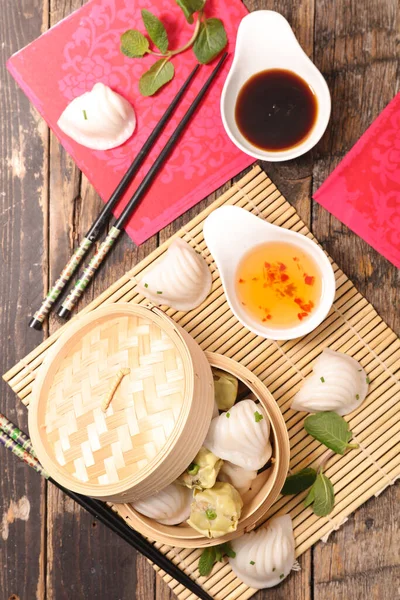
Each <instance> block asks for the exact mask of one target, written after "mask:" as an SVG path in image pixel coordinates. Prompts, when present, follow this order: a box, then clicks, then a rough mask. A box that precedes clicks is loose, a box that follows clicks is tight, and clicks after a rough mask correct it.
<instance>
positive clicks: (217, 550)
mask: <svg viewBox="0 0 400 600" xmlns="http://www.w3.org/2000/svg"><path fill="white" fill-rule="evenodd" d="M214 547H215V562H222V559H223V557H224V552H223V550H222V548H221V546H214Z"/></svg>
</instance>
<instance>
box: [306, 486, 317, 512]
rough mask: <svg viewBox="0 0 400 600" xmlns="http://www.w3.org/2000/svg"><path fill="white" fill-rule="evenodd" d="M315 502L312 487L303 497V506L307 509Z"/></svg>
mask: <svg viewBox="0 0 400 600" xmlns="http://www.w3.org/2000/svg"><path fill="white" fill-rule="evenodd" d="M314 500H315V493H314V486H313V487H312V488H311V490H310V491H309V492H308V494H307V496H306V497H305V500H304V506H305V507H306V508H307V506H310V504H312V503H313V502H314Z"/></svg>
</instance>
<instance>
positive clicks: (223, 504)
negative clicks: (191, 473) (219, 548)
mask: <svg viewBox="0 0 400 600" xmlns="http://www.w3.org/2000/svg"><path fill="white" fill-rule="evenodd" d="M242 508H243V501H242V499H241V497H240V494H239V492H238V491H237V490H235V488H234V487H233V486H232V485H230V484H229V483H221V482H219V481H217V483H216V484H215V485H214V486H213V487H212V488H210V489H207V490H195V491H194V494H193V502H192V506H191V512H190V518H189V520H188V524H189V525H190V526H191V527H193V529H196V530H197V531H199V532H200V533H202V534H203V535H205V536H206V537H208V538H218V537H221V536H223V535H225V534H226V533H231V532H232V531H236V529H237V526H238V523H239V519H240V515H241V512H242Z"/></svg>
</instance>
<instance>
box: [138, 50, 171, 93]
mask: <svg viewBox="0 0 400 600" xmlns="http://www.w3.org/2000/svg"><path fill="white" fill-rule="evenodd" d="M174 72H175V71H174V65H173V64H172V63H171V62H169V60H168V58H161V59H160V60H158V61H157V62H156V63H154V65H153V66H152V67H151V68H150V69H149V70H148V71H146V72H145V73H143V75H142V76H141V78H140V81H139V90H140V93H141V94H142V96H152V95H153V94H155V93H156V92H157V91H158V90H159V89H160V88H161V87H162V86H163V85H165V84H166V83H168V82H169V81H171V79H172V78H173V76H174Z"/></svg>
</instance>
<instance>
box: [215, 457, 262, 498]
mask: <svg viewBox="0 0 400 600" xmlns="http://www.w3.org/2000/svg"><path fill="white" fill-rule="evenodd" d="M256 477H257V471H247V470H246V469H242V467H239V466H238V465H234V464H233V463H231V462H229V461H227V460H226V461H224V464H223V465H222V468H221V470H220V472H219V474H218V479H219V480H220V481H226V482H228V483H230V484H231V485H233V487H234V488H236V489H237V491H238V492H239V494H240V495H241V496H243V494H245V493H246V492H248V491H249V489H250V488H251V484H252V482H253V481H254V479H255V478H256Z"/></svg>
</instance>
